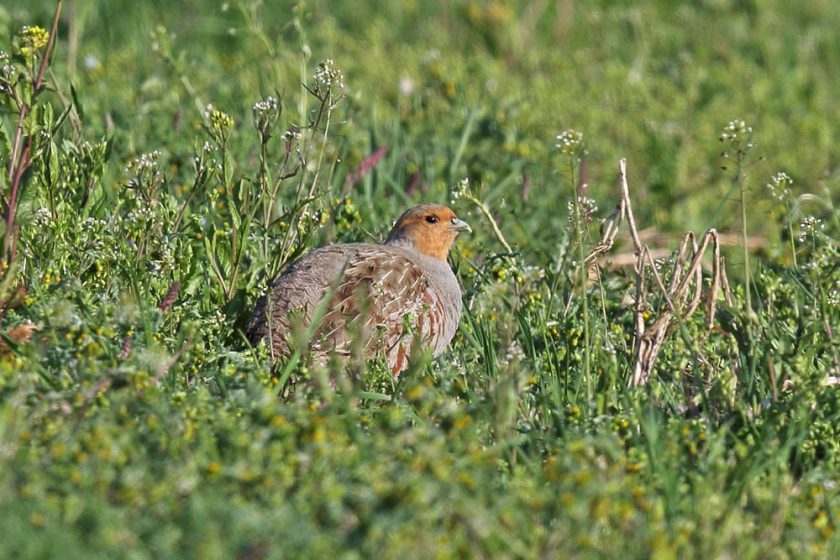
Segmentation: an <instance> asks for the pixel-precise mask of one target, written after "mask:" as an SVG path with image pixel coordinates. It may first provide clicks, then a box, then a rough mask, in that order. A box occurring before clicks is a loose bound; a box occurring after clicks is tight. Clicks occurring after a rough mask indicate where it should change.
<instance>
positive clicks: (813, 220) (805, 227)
mask: <svg viewBox="0 0 840 560" xmlns="http://www.w3.org/2000/svg"><path fill="white" fill-rule="evenodd" d="M822 228H823V223H822V220H820V219H819V218H817V217H815V216H806V217H805V219H803V220H802V223H801V224H799V242H800V243H805V241H807V240H808V238H809V237H812V236H814V235H816V233H817V232H818V231H819V230H821V229H822Z"/></svg>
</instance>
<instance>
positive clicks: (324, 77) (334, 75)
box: [313, 58, 346, 99]
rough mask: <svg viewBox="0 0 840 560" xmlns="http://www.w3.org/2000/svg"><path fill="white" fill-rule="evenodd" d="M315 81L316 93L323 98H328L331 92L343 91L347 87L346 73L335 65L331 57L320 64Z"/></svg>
mask: <svg viewBox="0 0 840 560" xmlns="http://www.w3.org/2000/svg"><path fill="white" fill-rule="evenodd" d="M313 81H314V82H315V87H314V91H315V94H316V95H317V96H318V97H319V98H321V99H326V98H327V97H328V96H329V95H330V93H331V92H334V91H338V92H343V91H344V90H345V89H346V87H345V85H344V75H343V74H342V73H341V70H339V69H338V68H336V67H335V62H333V59H331V58H328V59H326V60H325V61H323V62H321V63H320V64H318V70H316V71H315V76H314V77H313Z"/></svg>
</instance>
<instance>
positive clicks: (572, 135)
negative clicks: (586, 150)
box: [556, 129, 583, 155]
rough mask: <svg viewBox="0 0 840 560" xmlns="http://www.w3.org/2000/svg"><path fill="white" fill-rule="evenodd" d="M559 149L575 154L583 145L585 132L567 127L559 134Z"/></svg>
mask: <svg viewBox="0 0 840 560" xmlns="http://www.w3.org/2000/svg"><path fill="white" fill-rule="evenodd" d="M556 146H557V149H559V150H560V153H561V154H566V155H575V154H577V153H579V152H580V150H581V148H582V147H583V133H582V132H578V131H577V130H572V129H567V130H564V131H563V132H561V133H560V134H558V135H557V144H556Z"/></svg>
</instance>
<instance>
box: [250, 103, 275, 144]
mask: <svg viewBox="0 0 840 560" xmlns="http://www.w3.org/2000/svg"><path fill="white" fill-rule="evenodd" d="M251 109H252V111H253V112H254V126H255V127H256V129H257V132H259V133H260V136H261V137H262V141H263V143H265V142H268V139H269V138H271V136H272V134H271V129H272V127H273V125H274V123H275V122H277V119H278V118H279V117H280V103H279V102H278V101H277V98H276V97H272V96H270V95H269V96H268V97H266V98H264V99H261V100H259V101H257V102H256V103H254V105H253V107H251Z"/></svg>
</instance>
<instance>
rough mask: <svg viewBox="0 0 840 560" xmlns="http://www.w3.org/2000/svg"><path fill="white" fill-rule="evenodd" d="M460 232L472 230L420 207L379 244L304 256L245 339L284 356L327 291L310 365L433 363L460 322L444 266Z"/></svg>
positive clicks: (442, 209) (455, 292)
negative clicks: (340, 360) (430, 358)
mask: <svg viewBox="0 0 840 560" xmlns="http://www.w3.org/2000/svg"><path fill="white" fill-rule="evenodd" d="M462 231H471V230H470V227H469V225H468V224H467V223H466V222H464V221H463V220H460V219H458V217H457V216H456V215H455V213H454V212H453V211H452V210H450V209H449V208H447V207H446V206H442V205H439V204H423V205H420V206H415V207H414V208H411V209H410V210H407V211H406V212H405V213H404V214H403V215H402V216H401V217H400V218H399V219H398V220H397V222H396V223H395V224H394V227H393V229H392V230H391V233H390V234H389V235H388V239H387V240H386V241H385V243H384V244H383V245H377V244H368V243H347V244H336V245H328V246H326V247H321V248H319V249H315V250H313V251H311V252H309V253H307V254H306V255H304V256H303V257H301V258H300V259H299V260H297V261H296V262H295V263H294V264H292V265H291V266H290V267H289V268H288V269H287V270H286V271H285V272H283V273H282V274H281V275H280V276H278V277H277V278H276V279H274V281H273V282H272V283H271V285H270V287H269V291H268V293H267V294H266V295H265V296H263V297H262V298H260V299H259V301H257V304H256V308H255V309H254V314H253V317H252V318H251V322H250V324H249V325H248V333H247V334H248V338H249V340H250V341H251V342H252V343H254V344H256V343H257V342H259V341H260V340H261V339H264V338H265V339H266V340H267V342H268V343H269V344H270V346H271V349H272V353H273V355H274V356H275V357H276V356H279V355H288V354H289V353H290V348H289V343H290V342H291V341H290V340H289V338H290V333H291V327H292V325H293V324H294V322H295V321H297V322H298V324H299V325H301V326H305V327H310V326H311V324H312V319H313V315H314V313H315V310H316V308H317V307H318V304H319V303H320V302H321V301H322V300H323V299H324V298H325V297H326V296H327V295H328V294H329V293H330V291H331V290H333V292H332V296H331V298H330V301H329V304H328V307H327V309H326V313H325V314H324V315H323V317H322V319H321V320H320V322H319V323H318V324H317V325H316V326H315V329H314V336H313V337H312V339H311V340H310V342H309V350H310V351H311V352H312V353H313V354H314V356H313V357H314V358H315V359H316V360H318V361H320V362H321V363H324V362H325V359H326V358H327V356H329V355H330V354H331V353H334V354H335V355H337V356H349V355H350V354H351V353H352V352H353V351H354V349H355V350H358V349H361V350H362V353H363V355H364V357H365V358H373V357H377V356H382V357H384V358H385V359H386V360H387V363H388V367H389V368H390V369H391V372H392V373H393V374H394V375H398V374H399V373H400V372H402V371H403V370H404V369H405V368H406V367H407V366H408V363H409V359H410V357H411V351H412V349H413V348H422V349H430V350H431V351H432V353H433V354H434V355H435V356H438V355H439V354H440V353H441V352H443V350H444V349H445V348H446V346H447V345H448V344H449V342H450V341H451V340H452V337H453V336H455V331H456V330H457V328H458V321H459V320H460V318H461V289H460V287H459V286H458V280H457V279H456V278H455V274H454V273H453V272H452V269H451V268H450V267H449V264H448V263H447V262H446V259H447V256H448V255H449V249H450V247H451V246H452V243H453V242H454V241H455V237H456V236H457V235H458V233H459V232H462ZM339 276H340V279H339Z"/></svg>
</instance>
